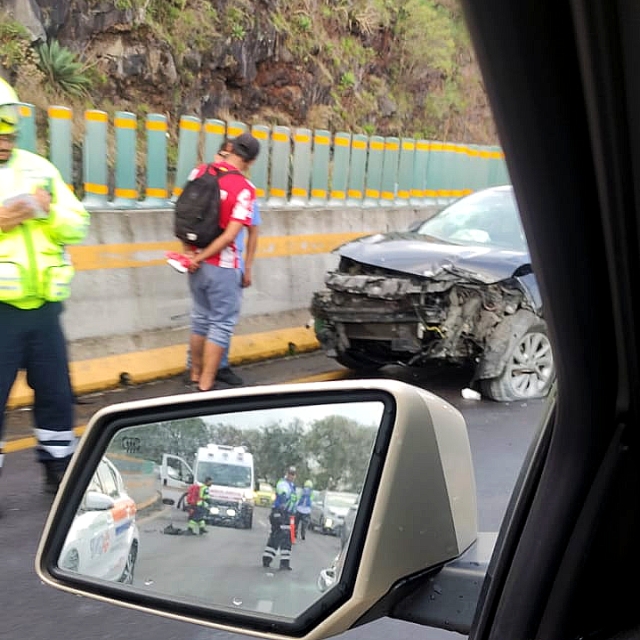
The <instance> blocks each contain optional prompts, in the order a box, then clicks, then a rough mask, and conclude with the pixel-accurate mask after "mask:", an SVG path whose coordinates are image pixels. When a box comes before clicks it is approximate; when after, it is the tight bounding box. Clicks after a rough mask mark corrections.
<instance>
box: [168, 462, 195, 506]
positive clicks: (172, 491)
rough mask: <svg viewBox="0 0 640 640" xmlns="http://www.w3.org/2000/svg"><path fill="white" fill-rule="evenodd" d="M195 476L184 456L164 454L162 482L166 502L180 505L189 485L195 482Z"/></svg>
mask: <svg viewBox="0 0 640 640" xmlns="http://www.w3.org/2000/svg"><path fill="white" fill-rule="evenodd" d="M193 478H194V476H193V469H192V468H191V466H190V465H189V464H188V463H187V462H186V460H184V458H181V457H180V456H174V455H170V454H167V453H165V454H163V455H162V466H161V467H160V482H161V492H162V501H163V502H164V504H170V505H174V506H179V505H180V504H181V502H180V501H181V499H182V497H183V496H184V495H185V493H186V492H187V489H188V488H189V485H190V484H193Z"/></svg>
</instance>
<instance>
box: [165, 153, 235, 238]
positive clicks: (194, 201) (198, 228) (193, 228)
mask: <svg viewBox="0 0 640 640" xmlns="http://www.w3.org/2000/svg"><path fill="white" fill-rule="evenodd" d="M233 173H237V174H240V171H228V170H226V169H216V168H215V167H214V166H213V164H208V165H207V168H206V170H205V172H204V173H203V174H202V175H201V176H200V177H198V178H195V179H194V180H189V181H188V182H187V184H185V186H184V189H183V191H182V193H181V194H180V196H179V197H178V199H177V200H176V206H175V213H174V224H173V230H174V233H175V234H176V236H177V237H178V238H179V239H180V240H182V241H183V242H185V243H186V244H190V245H193V246H195V247H198V248H199V249H203V248H204V247H206V246H207V245H209V244H210V243H211V242H212V241H213V240H215V239H216V238H217V237H218V236H219V235H220V234H221V233H222V232H223V229H222V228H221V227H220V224H219V217H220V185H219V181H220V179H221V178H222V177H223V176H228V175H231V174H233Z"/></svg>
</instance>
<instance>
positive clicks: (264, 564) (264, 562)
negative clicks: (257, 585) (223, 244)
mask: <svg viewBox="0 0 640 640" xmlns="http://www.w3.org/2000/svg"><path fill="white" fill-rule="evenodd" d="M270 564H271V560H269V559H268V558H262V566H263V567H264V568H265V569H268V568H269V565H270Z"/></svg>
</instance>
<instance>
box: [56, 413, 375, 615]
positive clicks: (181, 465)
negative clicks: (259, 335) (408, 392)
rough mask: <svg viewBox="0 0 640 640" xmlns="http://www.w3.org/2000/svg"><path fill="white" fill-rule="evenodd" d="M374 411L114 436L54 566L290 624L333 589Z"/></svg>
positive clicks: (245, 419) (186, 423)
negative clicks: (284, 620) (286, 621)
mask: <svg viewBox="0 0 640 640" xmlns="http://www.w3.org/2000/svg"><path fill="white" fill-rule="evenodd" d="M383 411H384V405H383V403H382V402H375V401H367V402H346V403H338V404H321V405H314V406H304V407H300V406H296V407H286V408H277V409H276V408H268V409H263V410H254V411H245V412H234V413H225V414H215V415H208V416H200V417H195V418H194V417H191V418H185V419H179V420H171V421H165V422H156V423H153V424H145V425H139V426H135V427H128V428H126V429H123V430H120V431H118V433H117V434H116V435H115V437H114V439H113V440H112V441H111V443H110V444H109V446H108V448H107V450H106V452H105V455H104V456H103V457H102V459H101V461H100V463H99V466H98V468H97V469H96V471H95V473H94V475H93V478H92V480H91V482H90V483H89V485H88V486H87V488H86V490H85V492H84V496H83V499H82V502H81V504H80V507H79V509H78V512H77V514H76V517H75V519H74V521H73V523H72V525H71V528H70V530H69V532H68V534H67V536H66V541H65V544H64V546H63V549H62V552H61V555H60V558H59V560H58V566H59V567H60V568H61V569H66V570H69V571H73V572H77V573H79V574H82V575H84V576H89V577H94V578H101V579H105V580H110V581H117V582H120V583H122V584H125V585H129V586H128V588H130V589H135V590H136V591H144V592H145V593H148V594H152V593H155V594H161V595H163V596H171V597H175V598H179V599H182V600H185V601H190V602H194V603H196V604H199V605H206V606H209V607H217V608H227V609H233V610H237V611H244V612H252V613H255V612H259V613H260V614H261V615H264V616H268V615H269V614H271V615H272V616H277V617H278V618H282V617H285V618H292V619H293V618H296V617H297V616H299V615H300V614H301V613H302V612H304V611H305V610H306V609H307V608H308V607H309V606H311V605H312V604H314V603H315V602H317V600H319V599H320V598H322V597H323V593H325V592H326V591H327V590H330V589H331V588H333V587H334V586H335V584H336V583H337V581H338V580H339V577H340V569H341V559H342V558H344V554H345V550H346V548H347V545H348V542H349V535H350V531H351V527H352V526H353V522H354V520H355V515H356V513H357V508H358V502H359V494H360V492H361V490H362V487H363V484H364V481H365V476H366V473H367V469H368V466H369V462H370V459H371V453H372V449H373V444H374V440H375V438H376V435H377V432H378V428H379V426H380V424H381V421H382V416H383Z"/></svg>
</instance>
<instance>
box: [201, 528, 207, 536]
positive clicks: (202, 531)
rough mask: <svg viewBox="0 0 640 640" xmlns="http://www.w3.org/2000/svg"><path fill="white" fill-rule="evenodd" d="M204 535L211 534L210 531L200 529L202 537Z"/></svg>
mask: <svg viewBox="0 0 640 640" xmlns="http://www.w3.org/2000/svg"><path fill="white" fill-rule="evenodd" d="M203 533H209V530H208V529H200V535H202V534H203Z"/></svg>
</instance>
